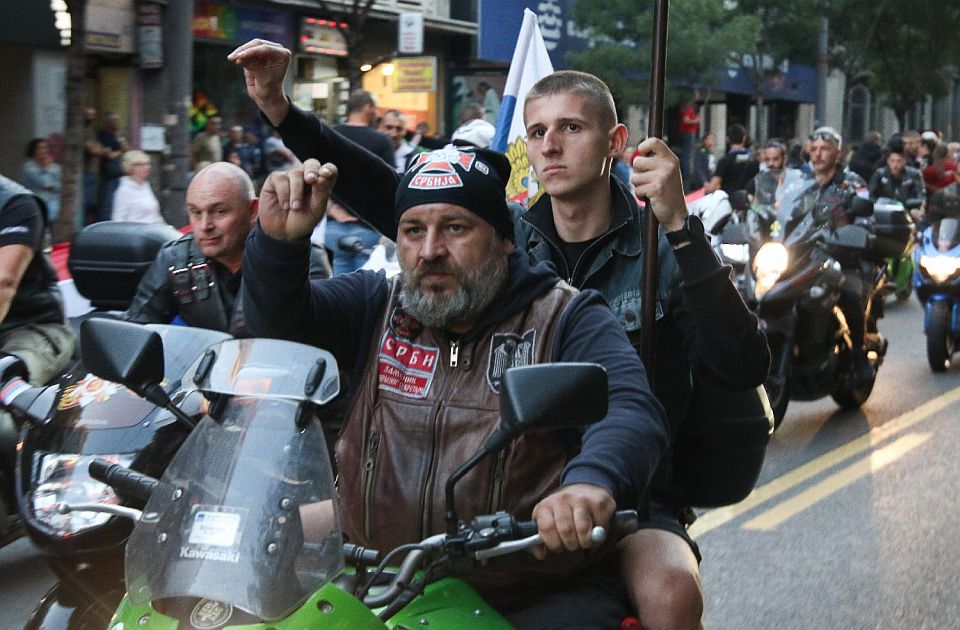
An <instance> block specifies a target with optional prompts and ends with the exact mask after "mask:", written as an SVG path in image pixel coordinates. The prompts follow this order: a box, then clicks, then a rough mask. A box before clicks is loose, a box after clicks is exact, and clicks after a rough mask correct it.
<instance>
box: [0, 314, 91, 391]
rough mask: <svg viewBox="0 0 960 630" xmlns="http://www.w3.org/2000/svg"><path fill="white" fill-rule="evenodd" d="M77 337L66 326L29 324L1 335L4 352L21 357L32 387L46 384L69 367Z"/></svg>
mask: <svg viewBox="0 0 960 630" xmlns="http://www.w3.org/2000/svg"><path fill="white" fill-rule="evenodd" d="M75 343H76V338H75V337H74V335H73V331H71V330H70V329H69V328H68V327H67V326H65V325H63V324H26V325H24V326H20V327H19V328H14V329H13V330H8V331H6V332H5V333H3V334H2V335H0V351H2V352H5V353H7V354H12V355H15V356H18V357H20V359H21V360H22V361H23V362H24V363H25V364H26V366H27V371H28V372H29V374H30V377H29V379H28V380H29V381H30V384H31V385H34V386H38V387H39V386H41V385H46V384H47V383H49V382H50V381H51V380H53V377H55V376H56V375H57V374H59V373H60V371H61V370H63V368H65V367H67V363H69V362H70V358H71V356H73V347H74V344H75Z"/></svg>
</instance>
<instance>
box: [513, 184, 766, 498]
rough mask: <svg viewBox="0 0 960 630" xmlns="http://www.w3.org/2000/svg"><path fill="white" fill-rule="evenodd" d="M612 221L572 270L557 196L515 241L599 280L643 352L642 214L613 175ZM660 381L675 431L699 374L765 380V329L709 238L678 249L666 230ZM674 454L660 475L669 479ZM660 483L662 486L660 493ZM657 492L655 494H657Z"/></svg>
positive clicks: (659, 310) (545, 200)
mask: <svg viewBox="0 0 960 630" xmlns="http://www.w3.org/2000/svg"><path fill="white" fill-rule="evenodd" d="M610 186H611V189H612V190H611V193H612V201H613V212H612V216H611V221H610V229H609V230H608V231H607V232H606V233H605V234H604V235H603V236H602V237H601V238H600V239H598V240H597V242H595V243H594V244H593V245H592V246H591V247H590V248H589V249H587V250H586V251H585V252H584V254H583V255H582V256H581V259H580V260H579V261H578V262H577V264H576V265H575V268H574V269H573V270H570V269H567V268H566V262H565V261H564V259H563V255H562V254H561V253H560V249H559V247H558V246H557V244H556V243H557V240H558V239H559V237H558V236H557V233H556V227H555V224H554V220H553V213H552V208H551V203H550V198H549V197H548V196H546V195H544V196H542V197H541V198H540V199H539V200H538V201H537V202H536V203H535V204H534V205H533V206H532V207H531V208H530V209H529V210H527V211H526V212H525V213H524V212H521V211H520V210H519V209H518V208H512V210H513V211H514V213H515V216H514V228H515V232H516V244H517V247H518V248H521V249H524V250H525V251H526V252H527V253H528V254H529V255H530V257H531V258H532V259H533V260H534V261H548V262H551V263H553V264H554V265H555V266H556V268H557V270H558V273H559V275H560V276H561V277H563V278H564V279H566V280H567V281H568V282H569V283H570V284H572V285H574V286H576V287H577V288H580V289H584V288H588V289H595V290H597V291H599V292H600V293H601V294H602V295H603V297H604V298H605V299H606V300H607V302H608V303H609V304H610V307H611V308H612V309H613V312H614V314H615V315H616V316H617V319H618V320H619V321H620V324H621V326H623V328H624V330H625V331H626V332H627V335H628V337H629V338H630V341H631V343H632V344H633V345H634V347H635V348H637V350H638V351H639V345H640V326H641V313H642V301H643V278H644V266H645V265H644V260H643V216H644V215H643V213H644V212H645V211H644V210H642V209H641V208H640V207H639V206H638V205H637V203H636V200H635V198H634V197H633V195H632V194H631V193H630V192H629V191H628V190H627V189H626V187H624V186H623V185H622V184H620V183H619V182H618V181H617V180H616V179H615V178H611V180H610ZM657 257H658V261H659V265H658V277H659V282H658V284H657V306H656V327H657V329H656V332H655V344H656V348H655V350H654V363H655V366H654V371H653V372H654V376H653V385H654V386H653V389H654V393H655V394H656V395H657V398H658V399H659V400H660V401H661V403H662V404H663V406H664V408H665V409H666V411H667V416H668V420H669V425H670V431H671V437H674V436H675V435H676V434H677V432H678V431H679V428H680V425H681V424H682V422H683V420H684V418H685V417H686V414H687V411H688V409H689V406H690V400H691V396H692V393H693V389H692V384H691V382H692V380H691V379H692V373H693V371H694V370H695V371H696V372H697V375H698V376H702V377H703V378H705V379H707V380H709V381H710V382H711V383H713V384H715V385H717V386H719V387H722V388H727V389H746V388H749V387H756V386H758V385H760V384H761V383H762V382H763V381H764V379H765V378H766V375H767V370H768V368H769V363H770V355H769V350H768V348H767V343H766V337H765V336H764V334H763V332H762V331H761V330H760V328H759V325H758V320H757V318H756V316H755V315H754V314H753V313H751V312H750V310H749V309H748V308H747V306H746V304H744V302H743V300H742V299H741V298H740V295H739V293H737V290H736V288H735V287H734V286H733V283H732V282H731V280H730V269H729V267H725V266H723V265H721V263H720V260H719V259H718V258H717V256H716V255H715V254H714V253H713V250H712V249H711V248H710V246H709V245H708V244H707V243H706V242H705V241H704V242H703V243H691V244H690V245H687V246H686V247H683V248H681V249H679V250H676V251H674V250H673V248H672V247H671V246H670V244H669V243H668V242H667V240H666V236H665V234H664V231H663V229H662V228H661V230H660V238H659V251H658V256H657ZM668 462H669V458H665V460H663V461H662V464H661V470H660V471H659V472H658V480H660V481H668V480H669V477H670V475H669V472H668V470H669V464H668ZM656 492H657V491H656V489H655V495H656ZM655 498H656V496H655Z"/></svg>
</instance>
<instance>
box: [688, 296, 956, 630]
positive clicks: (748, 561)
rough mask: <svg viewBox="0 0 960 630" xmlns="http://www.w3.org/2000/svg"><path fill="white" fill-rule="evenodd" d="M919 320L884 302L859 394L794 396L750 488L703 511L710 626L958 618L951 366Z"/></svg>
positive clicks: (867, 624) (935, 624)
mask: <svg viewBox="0 0 960 630" xmlns="http://www.w3.org/2000/svg"><path fill="white" fill-rule="evenodd" d="M922 324H923V310H922V308H921V306H920V305H919V304H918V303H917V302H916V300H915V299H911V301H910V302H908V303H900V304H897V303H894V302H892V301H891V302H888V305H887V309H886V317H885V318H884V319H883V320H881V323H880V330H881V332H883V333H884V334H885V335H886V336H887V338H888V339H889V340H890V349H889V351H888V354H887V357H886V361H885V363H884V365H883V366H882V368H881V370H880V373H879V376H878V379H877V384H876V388H875V389H874V392H873V394H872V395H871V397H870V399H869V400H868V401H867V403H866V405H864V407H863V408H862V409H861V410H859V411H856V412H844V411H841V410H840V409H839V408H838V407H837V406H836V405H835V404H834V403H833V401H832V400H830V399H826V400H820V401H817V402H812V403H793V402H791V403H790V407H789V408H788V410H787V415H786V418H785V419H784V423H783V425H782V426H781V428H780V430H779V431H778V432H777V433H776V434H775V435H774V436H773V439H772V441H771V444H770V446H769V448H768V451H767V457H766V461H765V463H764V468H763V471H762V473H761V478H760V481H759V483H758V485H757V489H755V490H754V494H753V495H752V496H751V497H748V499H747V500H746V501H745V502H743V503H742V504H740V505H738V506H734V507H733V508H724V509H721V510H714V511H712V512H707V513H704V514H703V515H702V516H701V520H700V522H699V523H698V524H696V525H695V527H696V528H697V529H695V530H694V531H695V532H697V531H699V532H700V533H697V534H696V536H697V541H698V543H699V544H700V547H701V551H702V553H703V557H704V560H703V564H702V565H701V569H702V572H703V580H704V589H705V593H706V625H707V627H708V628H710V629H711V630H720V629H728V628H729V629H743V628H756V629H762V628H783V629H789V628H797V629H801V628H803V629H808V628H837V629H844V630H853V629H858V628H884V629H887V628H911V629H916V628H938V629H939V628H960V534H958V531H960V530H958V528H957V522H958V517H960V505H958V504H960V502H958V499H960V490H958V488H960V463H958V461H960V459H958V457H957V446H958V445H960V423H958V414H960V370H958V369H956V368H954V369H953V370H950V371H948V372H946V373H944V374H936V375H935V374H933V372H932V371H931V370H930V368H929V367H928V365H927V360H926V346H925V343H926V342H925V337H924V335H923V325H922Z"/></svg>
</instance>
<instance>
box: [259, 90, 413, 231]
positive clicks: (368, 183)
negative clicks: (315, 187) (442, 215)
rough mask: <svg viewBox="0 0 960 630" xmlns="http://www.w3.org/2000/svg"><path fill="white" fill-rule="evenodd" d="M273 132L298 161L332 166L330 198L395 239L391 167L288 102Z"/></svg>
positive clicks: (394, 175)
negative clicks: (333, 178)
mask: <svg viewBox="0 0 960 630" xmlns="http://www.w3.org/2000/svg"><path fill="white" fill-rule="evenodd" d="M277 131H279V132H280V137H281V139H282V140H283V143H284V144H285V145H286V146H287V147H288V148H289V149H290V150H291V151H293V152H294V154H295V155H296V156H297V157H298V158H300V160H308V159H310V158H313V159H315V160H319V161H320V162H321V163H326V162H332V163H333V164H335V165H336V167H337V169H338V170H339V174H338V175H337V183H336V185H335V186H334V187H333V199H334V200H335V201H336V202H337V203H339V204H341V205H343V206H345V207H346V208H347V209H348V210H350V211H351V212H353V213H354V214H355V215H357V216H358V217H360V218H361V219H363V220H364V221H366V222H367V223H369V224H370V226H371V227H373V228H374V229H375V230H377V231H378V232H380V233H381V234H383V235H384V236H386V237H387V238H389V239H391V240H394V241H395V240H397V225H396V222H395V221H394V219H393V204H394V196H395V193H396V190H397V184H398V183H399V181H400V178H399V175H398V174H397V172H396V171H395V170H394V169H393V166H392V165H388V164H387V163H386V162H384V161H383V160H382V159H380V158H379V157H377V156H376V155H374V154H373V153H371V152H370V151H367V150H366V149H365V148H363V147H362V146H360V145H359V144H357V143H355V142H353V141H351V140H348V139H347V138H345V137H343V136H342V135H340V134H339V133H337V132H336V131H334V130H333V129H331V128H330V127H328V126H327V125H325V124H323V122H321V120H320V119H319V118H317V116H316V115H314V114H308V113H307V112H305V111H303V110H302V109H300V108H298V107H297V106H296V105H293V104H292V103H291V104H290V113H289V114H287V117H286V118H284V119H283V122H281V123H280V125H279V126H277Z"/></svg>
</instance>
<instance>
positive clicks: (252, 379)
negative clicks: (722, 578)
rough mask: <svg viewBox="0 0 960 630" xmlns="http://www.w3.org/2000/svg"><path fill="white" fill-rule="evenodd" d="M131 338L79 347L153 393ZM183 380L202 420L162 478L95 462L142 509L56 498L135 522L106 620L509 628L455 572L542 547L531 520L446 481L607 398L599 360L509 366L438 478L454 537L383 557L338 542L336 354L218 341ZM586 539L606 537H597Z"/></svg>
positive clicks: (251, 626)
mask: <svg viewBox="0 0 960 630" xmlns="http://www.w3.org/2000/svg"><path fill="white" fill-rule="evenodd" d="M104 324H106V325H107V328H112V327H116V326H117V325H120V326H123V325H124V324H123V323H122V322H101V321H91V322H87V323H85V324H84V326H85V330H84V333H85V334H87V333H93V332H96V331H95V329H97V328H100V327H102V326H103V325H104ZM131 334H133V333H131ZM136 334H138V335H140V336H141V337H142V339H141V340H139V341H137V342H131V343H129V344H126V345H125V346H124V347H122V348H121V347H118V346H115V345H113V346H108V345H100V344H92V343H91V344H87V343H86V341H85V357H88V358H89V359H90V360H91V361H92V360H93V359H92V356H89V355H87V354H86V352H88V351H89V352H90V353H91V354H92V355H96V356H98V357H99V358H98V359H97V363H98V365H99V366H100V367H99V372H98V373H99V374H100V375H101V377H103V378H107V379H110V380H115V381H118V382H123V383H125V384H126V385H127V386H128V387H130V388H131V389H132V390H134V391H137V392H140V393H149V392H156V391H157V384H158V382H159V381H160V379H161V377H162V374H161V373H160V371H159V370H158V369H157V368H156V365H157V359H158V356H157V355H158V354H159V352H160V349H159V347H158V345H159V344H158V343H157V341H156V340H155V339H153V338H152V337H151V336H150V333H148V332H146V331H142V330H137V331H136ZM97 336H99V337H101V338H102V337H103V336H104V333H103V332H97ZM184 380H185V381H186V382H190V383H194V384H195V385H196V387H197V389H198V390H199V391H200V392H202V393H203V395H204V397H205V398H206V399H207V400H208V401H209V407H208V415H206V416H205V417H204V418H203V419H202V420H201V421H200V423H199V424H198V425H197V427H196V428H195V429H194V431H193V432H192V433H191V435H190V436H189V437H188V438H187V440H186V441H185V442H184V444H183V446H182V447H181V449H180V451H179V452H178V453H177V454H176V455H175V456H174V458H173V460H172V461H171V463H170V465H169V466H168V467H167V469H166V471H165V472H164V474H163V477H162V478H161V479H159V480H156V479H152V478H149V477H146V476H144V475H139V474H137V473H132V472H131V471H129V470H127V469H125V468H123V467H122V466H120V465H118V464H113V465H111V464H108V463H106V462H96V463H94V464H92V465H91V466H90V472H91V474H92V475H93V476H94V477H95V478H98V479H100V480H102V481H104V482H105V483H108V484H109V485H111V486H112V487H113V488H115V489H116V490H117V491H118V492H120V493H121V494H129V495H131V496H138V497H140V498H141V499H147V500H146V507H145V508H144V509H143V510H142V511H139V510H132V509H130V508H126V507H120V506H113V505H103V504H91V503H86V504H84V503H78V504H61V506H60V509H61V511H63V512H67V513H71V514H72V513H77V512H79V511H83V510H95V511H97V512H108V513H112V514H123V515H129V516H130V517H131V518H134V519H136V520H137V525H136V526H135V528H134V531H133V533H132V534H131V537H130V542H129V544H128V546H127V556H126V583H127V595H126V597H125V598H124V600H123V602H122V603H121V604H120V607H119V608H118V609H117V612H116V615H115V616H114V618H113V619H112V620H111V622H110V624H111V625H110V627H111V628H121V627H122V628H134V627H136V628H222V629H228V628H241V627H242V628H244V629H245V630H255V629H257V630H265V629H267V628H271V629H275V630H282V629H285V628H298V629H299V628H319V627H324V628H356V629H363V628H413V627H422V626H427V625H431V626H437V627H445V628H463V627H473V628H508V627H510V626H509V624H508V623H507V622H506V620H505V619H504V618H503V617H501V616H500V615H499V614H498V613H497V612H496V611H495V610H494V609H492V608H491V607H490V606H489V605H487V604H486V603H485V602H484V601H483V599H481V598H480V596H479V595H478V594H477V593H476V592H475V591H473V590H472V589H471V588H470V587H469V586H468V585H467V584H466V583H465V582H462V581H460V580H459V579H456V578H454V577H451V575H454V574H456V575H469V574H471V573H472V572H476V571H483V570H484V568H483V567H484V566H485V565H487V564H488V563H495V562H496V560H495V558H497V557H498V556H501V555H506V554H509V553H514V552H518V551H521V550H523V549H526V548H528V547H531V546H533V545H536V544H539V543H540V538H539V536H538V535H537V532H536V526H535V524H534V523H521V522H518V521H517V519H515V518H514V517H513V516H512V515H510V514H507V513H504V512H499V513H497V514H489V515H480V516H476V517H475V518H473V519H472V520H471V522H470V523H469V524H467V523H463V522H462V521H460V520H459V519H458V517H457V512H456V505H455V502H454V496H455V493H454V488H455V485H456V483H457V481H458V480H459V479H461V478H463V476H464V475H466V474H467V473H468V472H469V471H470V470H472V468H473V467H474V466H475V465H476V464H477V463H479V462H480V461H481V460H482V459H483V458H485V457H488V456H491V455H492V454H494V453H496V452H498V451H499V450H500V449H502V448H504V447H505V446H507V445H508V444H509V443H510V442H511V441H512V440H513V439H514V438H516V437H518V436H519V435H520V434H521V433H522V432H525V431H530V430H544V429H555V428H561V427H570V426H579V425H582V424H583V423H584V422H591V421H596V420H599V419H600V418H601V417H602V416H603V415H604V414H605V412H606V400H607V394H606V389H607V385H606V373H605V372H604V371H603V369H602V368H600V367H599V366H596V365H590V364H562V365H557V364H554V365H550V364H547V365H536V366H529V367H523V368H515V369H512V370H508V371H507V372H506V373H505V375H504V385H503V392H504V393H503V394H502V396H503V403H502V405H501V409H502V410H503V411H502V413H503V416H502V419H501V423H500V426H499V429H498V431H497V432H495V433H494V434H493V435H491V436H490V438H489V439H488V440H487V441H486V443H485V444H484V445H483V448H482V449H481V451H480V452H478V453H476V454H475V455H474V456H473V457H471V458H470V459H469V460H468V461H467V462H465V463H464V464H463V465H462V466H461V468H460V469H459V470H457V471H456V472H455V473H454V474H453V475H452V476H451V477H450V478H449V480H448V481H447V484H446V496H447V510H446V512H447V526H448V529H447V532H446V533H441V534H437V535H433V536H430V537H428V538H426V539H425V540H423V541H421V542H419V543H417V544H413V545H404V546H402V547H398V548H397V549H394V550H391V551H390V552H389V553H387V554H385V555H381V554H379V553H378V552H376V551H373V550H368V549H364V548H360V547H356V546H353V545H345V544H344V543H343V540H342V537H341V533H340V527H339V507H338V505H337V500H336V489H335V487H334V483H333V474H332V472H331V467H330V462H329V459H328V458H327V457H326V454H327V448H326V445H325V443H324V438H323V431H322V428H321V424H322V421H323V417H324V413H325V409H326V408H327V406H328V405H329V403H330V402H331V401H332V400H333V399H334V398H335V397H336V395H337V394H338V392H339V389H340V384H339V377H338V370H337V365H336V361H335V359H334V358H333V356H332V355H330V354H329V353H328V352H326V351H324V350H321V349H319V348H313V347H309V346H304V345H300V344H295V343H291V342H285V341H277V340H264V339H246V340H231V341H225V342H223V343H221V344H219V345H217V346H215V347H213V348H211V349H210V350H208V352H207V354H206V355H204V357H203V358H202V359H201V360H199V361H198V362H196V363H195V364H194V366H193V367H191V368H190V369H189V370H188V372H187V374H186V375H185V376H184ZM165 406H166V407H167V408H168V409H171V408H172V407H173V406H174V403H173V402H172V401H171V402H169V403H166V404H165ZM613 524H614V530H615V533H617V534H625V533H628V532H630V531H633V530H634V529H635V528H636V526H637V519H636V513H635V512H632V511H631V512H625V513H619V514H618V515H617V516H616V517H615V518H614V521H613ZM592 535H593V539H594V541H595V542H597V543H600V542H602V540H603V539H604V537H605V536H606V532H605V531H603V528H595V530H594V532H593V533H592ZM404 556H405V557H404ZM401 557H403V560H402V562H401ZM395 563H399V566H398V567H397V568H390V567H391V565H394V564H395ZM345 565H350V566H349V567H347V568H345Z"/></svg>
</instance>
